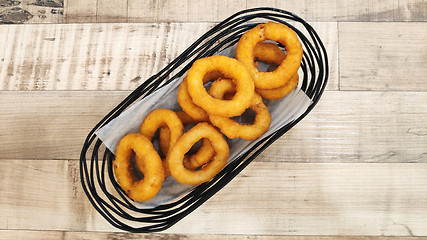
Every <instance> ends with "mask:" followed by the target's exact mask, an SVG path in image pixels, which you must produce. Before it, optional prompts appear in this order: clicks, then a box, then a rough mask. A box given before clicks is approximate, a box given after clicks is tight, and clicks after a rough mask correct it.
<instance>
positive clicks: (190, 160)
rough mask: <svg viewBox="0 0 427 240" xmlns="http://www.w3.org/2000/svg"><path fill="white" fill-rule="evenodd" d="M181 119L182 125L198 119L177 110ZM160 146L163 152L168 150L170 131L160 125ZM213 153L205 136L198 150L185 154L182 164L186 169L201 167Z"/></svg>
mask: <svg viewBox="0 0 427 240" xmlns="http://www.w3.org/2000/svg"><path fill="white" fill-rule="evenodd" d="M176 114H177V115H178V117H179V119H181V122H182V124H183V125H186V124H197V123H199V121H196V120H194V119H192V118H191V117H190V116H188V115H187V114H186V113H185V112H182V111H180V112H177V113H176ZM159 138H160V147H161V148H162V151H163V152H168V150H169V142H170V131H169V128H167V127H162V128H161V129H160V134H159ZM214 155H215V150H214V149H213V147H212V144H211V143H210V141H209V140H208V139H206V138H204V139H202V146H201V147H200V148H199V150H198V151H197V152H196V153H194V154H191V155H189V156H188V155H186V156H185V158H184V166H185V168H187V169H190V170H196V169H197V168H200V167H202V166H203V165H204V164H206V163H207V162H209V161H210V160H211V159H212V158H213V156H214Z"/></svg>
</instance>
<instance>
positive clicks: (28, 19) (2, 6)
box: [0, 0, 64, 24]
mask: <svg viewBox="0 0 427 240" xmlns="http://www.w3.org/2000/svg"><path fill="white" fill-rule="evenodd" d="M63 4H64V3H63V1H62V0H50V1H45V0H43V1H41V0H39V1H36V0H19V1H17V0H0V15H3V16H4V15H7V17H6V19H9V20H12V21H11V22H4V21H3V20H5V19H4V18H3V19H2V18H1V17H0V24H4V23H8V24H10V23H14V24H20V23H26V24H29V23H62V19H63V14H64V5H63ZM12 9H15V11H11V12H9V14H5V12H4V11H8V10H12ZM16 9H20V11H16ZM24 11H26V12H25V13H26V14H22V13H23V12H24ZM18 12H20V13H21V14H19V13H18Z"/></svg>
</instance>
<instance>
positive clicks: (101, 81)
mask: <svg viewBox="0 0 427 240" xmlns="http://www.w3.org/2000/svg"><path fill="white" fill-rule="evenodd" d="M313 26H314V27H316V29H317V31H318V33H319V35H320V37H321V38H322V40H323V42H324V44H325V46H326V48H327V51H328V54H329V63H330V79H329V84H328V90H337V89H338V32H337V24H336V23H313ZM211 27H213V24H211V23H144V24H66V25H25V26H0V39H3V40H4V44H2V45H0V63H1V64H0V90H133V89H135V88H136V87H137V86H138V85H140V84H141V83H142V82H143V81H145V79H147V78H149V77H150V76H152V75H154V74H156V73H157V72H158V71H159V70H160V69H161V68H163V67H165V66H166V65H167V64H168V63H169V62H171V61H172V60H173V59H175V58H176V57H177V56H178V55H179V54H180V53H181V52H182V51H184V50H185V49H186V48H187V47H188V46H190V45H191V44H192V43H193V42H194V41H195V40H196V39H197V38H198V37H200V36H201V35H202V34H203V33H205V32H206V31H207V30H208V29H210V28H211ZM18 46H19V47H18Z"/></svg>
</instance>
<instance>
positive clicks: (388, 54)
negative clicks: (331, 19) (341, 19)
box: [338, 23, 427, 91]
mask: <svg viewBox="0 0 427 240" xmlns="http://www.w3.org/2000/svg"><path fill="white" fill-rule="evenodd" d="M338 34H339V59H340V63H339V64H340V71H339V72H340V89H341V90H379V91H382V90H391V91H396V90H397V91H400V90H412V91H426V90H427V78H426V75H427V58H426V55H427V44H426V39H427V28H426V27H425V24H424V23H339V32H338Z"/></svg>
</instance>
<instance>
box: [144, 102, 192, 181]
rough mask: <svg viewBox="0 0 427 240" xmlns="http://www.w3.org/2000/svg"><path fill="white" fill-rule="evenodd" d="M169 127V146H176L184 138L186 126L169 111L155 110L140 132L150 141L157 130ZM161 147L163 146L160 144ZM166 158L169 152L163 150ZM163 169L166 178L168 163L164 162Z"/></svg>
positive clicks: (146, 119)
mask: <svg viewBox="0 0 427 240" xmlns="http://www.w3.org/2000/svg"><path fill="white" fill-rule="evenodd" d="M163 127H167V128H168V129H169V130H170V131H169V145H174V144H175V142H176V141H177V140H178V138H180V137H181V136H182V133H183V131H184V126H183V125H182V122H181V120H180V119H179V117H178V115H177V114H176V113H175V112H174V111H172V110H169V109H155V110H153V111H152V112H151V113H150V114H148V115H147V117H145V119H144V121H143V122H142V124H141V128H140V130H139V132H140V133H141V134H142V135H144V136H146V137H147V138H148V139H150V140H151V139H152V138H153V137H154V135H155V134H156V132H157V129H159V128H163ZM160 146H161V144H160ZM161 149H162V152H163V154H164V155H165V156H167V154H168V151H163V150H165V149H163V148H161ZM163 168H164V170H165V176H169V175H170V174H169V167H168V166H167V163H166V161H164V160H163Z"/></svg>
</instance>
